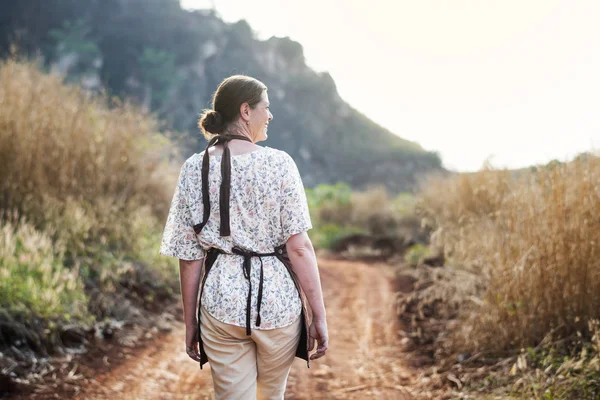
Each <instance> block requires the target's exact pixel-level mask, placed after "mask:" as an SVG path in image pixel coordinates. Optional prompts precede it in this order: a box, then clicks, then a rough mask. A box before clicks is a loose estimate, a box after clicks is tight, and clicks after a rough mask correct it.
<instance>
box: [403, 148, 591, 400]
mask: <svg viewBox="0 0 600 400" xmlns="http://www.w3.org/2000/svg"><path fill="white" fill-rule="evenodd" d="M417 210H418V212H419V214H420V215H421V216H422V217H423V218H424V221H425V223H426V224H428V225H429V226H431V227H432V229H434V233H433V235H432V243H431V246H430V247H431V250H432V252H433V253H438V254H442V255H443V256H445V259H446V260H447V261H446V265H445V267H443V268H431V267H427V266H423V265H419V266H417V268H416V269H415V270H413V271H403V272H402V273H401V274H400V275H399V285H400V287H402V285H404V286H405V288H406V287H408V289H407V290H405V292H406V293H404V294H402V293H401V294H400V295H399V307H400V311H401V318H403V319H404V321H405V326H406V327H407V329H408V331H410V332H411V333H412V335H411V341H412V342H413V343H414V344H420V345H423V344H425V345H429V351H430V353H429V355H430V362H431V364H432V365H433V364H435V366H434V367H433V369H432V371H434V370H435V372H432V376H437V377H439V376H440V374H444V377H445V379H444V380H445V381H446V383H449V384H451V385H452V386H453V387H455V388H458V389H463V388H464V387H465V385H467V387H470V388H471V389H473V388H478V389H480V390H487V389H491V388H494V387H504V389H506V390H507V393H512V395H515V396H518V398H521V396H525V397H527V398H540V399H542V398H543V399H554V398H561V399H562V398H569V399H571V398H573V399H592V398H593V399H596V398H598V396H600V346H599V344H600V343H599V342H598V337H600V331H599V330H598V320H600V158H599V157H596V156H593V155H592V154H583V155H581V156H579V157H578V158H577V159H575V160H573V161H572V162H569V163H556V162H554V163H550V164H548V165H546V166H543V167H540V168H532V169H531V170H529V171H522V172H521V173H519V174H515V173H512V172H509V171H501V170H493V169H490V168H488V169H484V170H482V171H480V172H478V173H474V174H463V175H459V176H456V177H452V178H431V179H430V180H429V181H428V182H426V184H425V185H424V186H423V189H422V191H421V193H420V195H419V196H418V202H417ZM475 398H478V397H477V396H476V397H475Z"/></svg>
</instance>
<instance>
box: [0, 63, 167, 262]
mask: <svg viewBox="0 0 600 400" xmlns="http://www.w3.org/2000/svg"><path fill="white" fill-rule="evenodd" d="M159 129H160V126H159V124H158V122H157V121H156V120H155V119H154V118H152V116H149V115H147V114H144V113H143V112H142V111H141V110H139V109H137V108H136V107H134V106H133V105H131V104H128V103H120V102H119V101H117V100H114V99H112V100H111V99H109V98H108V97H107V96H104V95H102V96H95V97H92V96H90V95H89V94H87V93H86V92H84V91H82V90H80V89H79V88H78V87H75V86H66V85H64V84H63V82H62V77H59V76H51V75H46V74H44V73H42V72H41V71H40V70H39V69H38V68H37V66H36V65H35V64H33V63H27V62H20V61H18V60H14V59H11V60H8V61H6V62H4V63H3V64H2V65H1V66H0V193H1V194H0V210H3V211H4V212H3V214H2V215H3V220H5V221H6V219H7V218H8V217H7V215H8V213H7V211H10V213H11V215H14V214H12V213H13V212H14V211H16V212H17V215H19V216H25V217H26V218H27V219H28V220H29V221H30V222H31V223H33V224H34V225H35V226H36V227H38V228H42V229H43V228H45V227H46V226H47V225H52V226H53V227H54V228H57V229H55V230H56V231H57V232H58V234H59V235H60V234H61V233H64V234H65V236H69V233H68V231H74V232H73V235H74V236H76V237H77V238H79V239H89V240H88V241H89V242H94V243H102V244H103V245H104V246H113V247H115V249H124V248H132V247H133V246H134V245H135V238H134V237H133V234H134V233H135V232H133V231H132V230H131V229H129V227H130V225H131V224H130V217H131V216H132V215H135V214H137V213H139V212H140V210H142V212H143V213H144V214H147V215H149V216H150V217H151V218H152V217H154V218H158V219H160V220H162V219H164V217H165V214H166V210H168V205H169V202H170V199H171V196H172V189H173V187H174V177H176V172H175V167H174V166H172V165H169V164H168V163H167V161H166V160H167V159H168V158H169V157H170V156H171V157H172V156H176V155H177V154H176V153H174V150H173V149H174V146H172V145H171V144H170V141H169V140H168V139H167V138H166V137H165V136H164V135H162V134H160V133H159ZM73 207H74V208H75V209H73ZM63 216H64V217H65V218H63ZM58 228H60V229H58ZM84 242H85V241H83V242H77V241H74V242H71V243H70V246H69V248H68V249H67V251H70V250H71V246H75V247H77V246H84Z"/></svg>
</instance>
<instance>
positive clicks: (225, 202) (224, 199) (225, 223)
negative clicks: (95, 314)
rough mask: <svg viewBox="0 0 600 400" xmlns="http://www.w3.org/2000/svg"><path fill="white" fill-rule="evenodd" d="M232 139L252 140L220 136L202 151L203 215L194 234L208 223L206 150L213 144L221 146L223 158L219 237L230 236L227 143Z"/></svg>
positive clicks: (225, 135)
mask: <svg viewBox="0 0 600 400" xmlns="http://www.w3.org/2000/svg"><path fill="white" fill-rule="evenodd" d="M232 139H241V140H246V141H248V142H252V140H251V139H250V138H249V137H247V136H242V135H234V134H220V135H216V136H215V137H213V138H212V139H211V140H210V141H209V142H208V145H207V146H206V150H204V158H203V159H202V202H203V204H204V213H203V217H202V222H201V223H199V224H196V225H194V232H196V234H199V233H200V232H201V231H202V228H204V226H205V225H206V223H207V222H208V218H209V216H210V197H209V196H210V192H209V190H208V189H209V187H208V186H209V182H208V171H209V166H210V163H209V157H208V149H209V148H210V147H212V146H214V145H215V144H223V157H222V158H221V188H220V192H219V206H220V209H221V222H220V226H219V233H220V235H221V236H230V235H231V230H230V226H229V194H230V192H231V152H230V151H229V147H228V145H227V144H228V143H229V141H230V140H232Z"/></svg>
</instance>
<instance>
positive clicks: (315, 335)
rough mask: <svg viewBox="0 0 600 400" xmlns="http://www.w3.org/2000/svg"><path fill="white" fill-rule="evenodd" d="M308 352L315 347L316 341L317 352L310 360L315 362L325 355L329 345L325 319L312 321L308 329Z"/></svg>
mask: <svg viewBox="0 0 600 400" xmlns="http://www.w3.org/2000/svg"><path fill="white" fill-rule="evenodd" d="M308 335H309V338H308V351H311V350H312V349H313V348H314V347H315V340H316V341H317V344H318V345H317V351H316V352H315V353H313V354H312V355H311V356H310V359H311V360H316V359H317V358H321V357H323V356H324V355H325V352H326V351H327V348H328V345H329V336H328V333H327V321H325V319H313V321H312V322H311V324H310V327H309V328H308Z"/></svg>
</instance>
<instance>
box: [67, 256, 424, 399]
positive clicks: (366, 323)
mask: <svg viewBox="0 0 600 400" xmlns="http://www.w3.org/2000/svg"><path fill="white" fill-rule="evenodd" d="M319 268H320V272H321V280H322V285H323V291H324V296H325V304H326V307H327V317H328V324H329V335H330V347H329V351H328V353H327V355H326V356H325V357H324V358H321V359H319V360H315V361H313V362H311V367H310V368H306V363H305V362H303V361H302V360H300V359H296V360H295V362H294V365H293V367H292V372H291V373H290V376H289V379H288V385H287V391H286V396H285V398H286V399H341V398H344V399H359V398H360V399H365V398H366V399H371V398H372V399H410V398H412V397H411V396H410V394H409V391H408V389H407V388H406V387H405V385H406V386H409V384H410V382H411V381H412V380H413V376H412V373H411V371H410V370H409V369H407V368H406V367H405V366H403V364H402V353H401V351H400V350H399V346H398V338H397V332H396V329H397V325H396V321H397V319H398V318H397V317H396V315H395V311H394V304H393V300H394V294H393V291H392V288H391V287H390V281H391V273H392V271H391V269H390V267H388V266H385V265H367V264H364V263H360V262H348V261H334V260H320V261H319ZM184 337H185V336H184V328H183V326H182V325H181V324H180V323H178V325H177V326H176V328H174V329H173V331H172V332H171V333H170V334H168V335H166V336H165V337H163V339H161V340H160V341H157V342H155V343H154V345H151V346H148V347H147V348H146V349H144V350H142V351H141V352H140V354H139V356H138V357H135V358H131V359H129V360H127V361H125V362H124V363H122V364H121V365H120V366H118V367H116V368H115V369H113V370H111V371H110V372H108V373H106V374H104V375H100V376H97V377H96V378H95V379H93V380H92V381H91V382H90V384H89V385H87V386H86V387H85V388H84V389H83V391H82V392H80V393H79V394H78V395H77V396H76V397H75V398H76V399H161V400H163V399H164V400H169V399H213V398H214V395H213V390H212V382H211V374H210V369H209V368H206V369H203V370H200V368H199V367H198V364H197V363H194V362H193V361H191V360H190V359H189V358H188V357H187V355H186V354H185V353H184V352H183V351H182V349H183V347H184V345H183V343H184Z"/></svg>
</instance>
